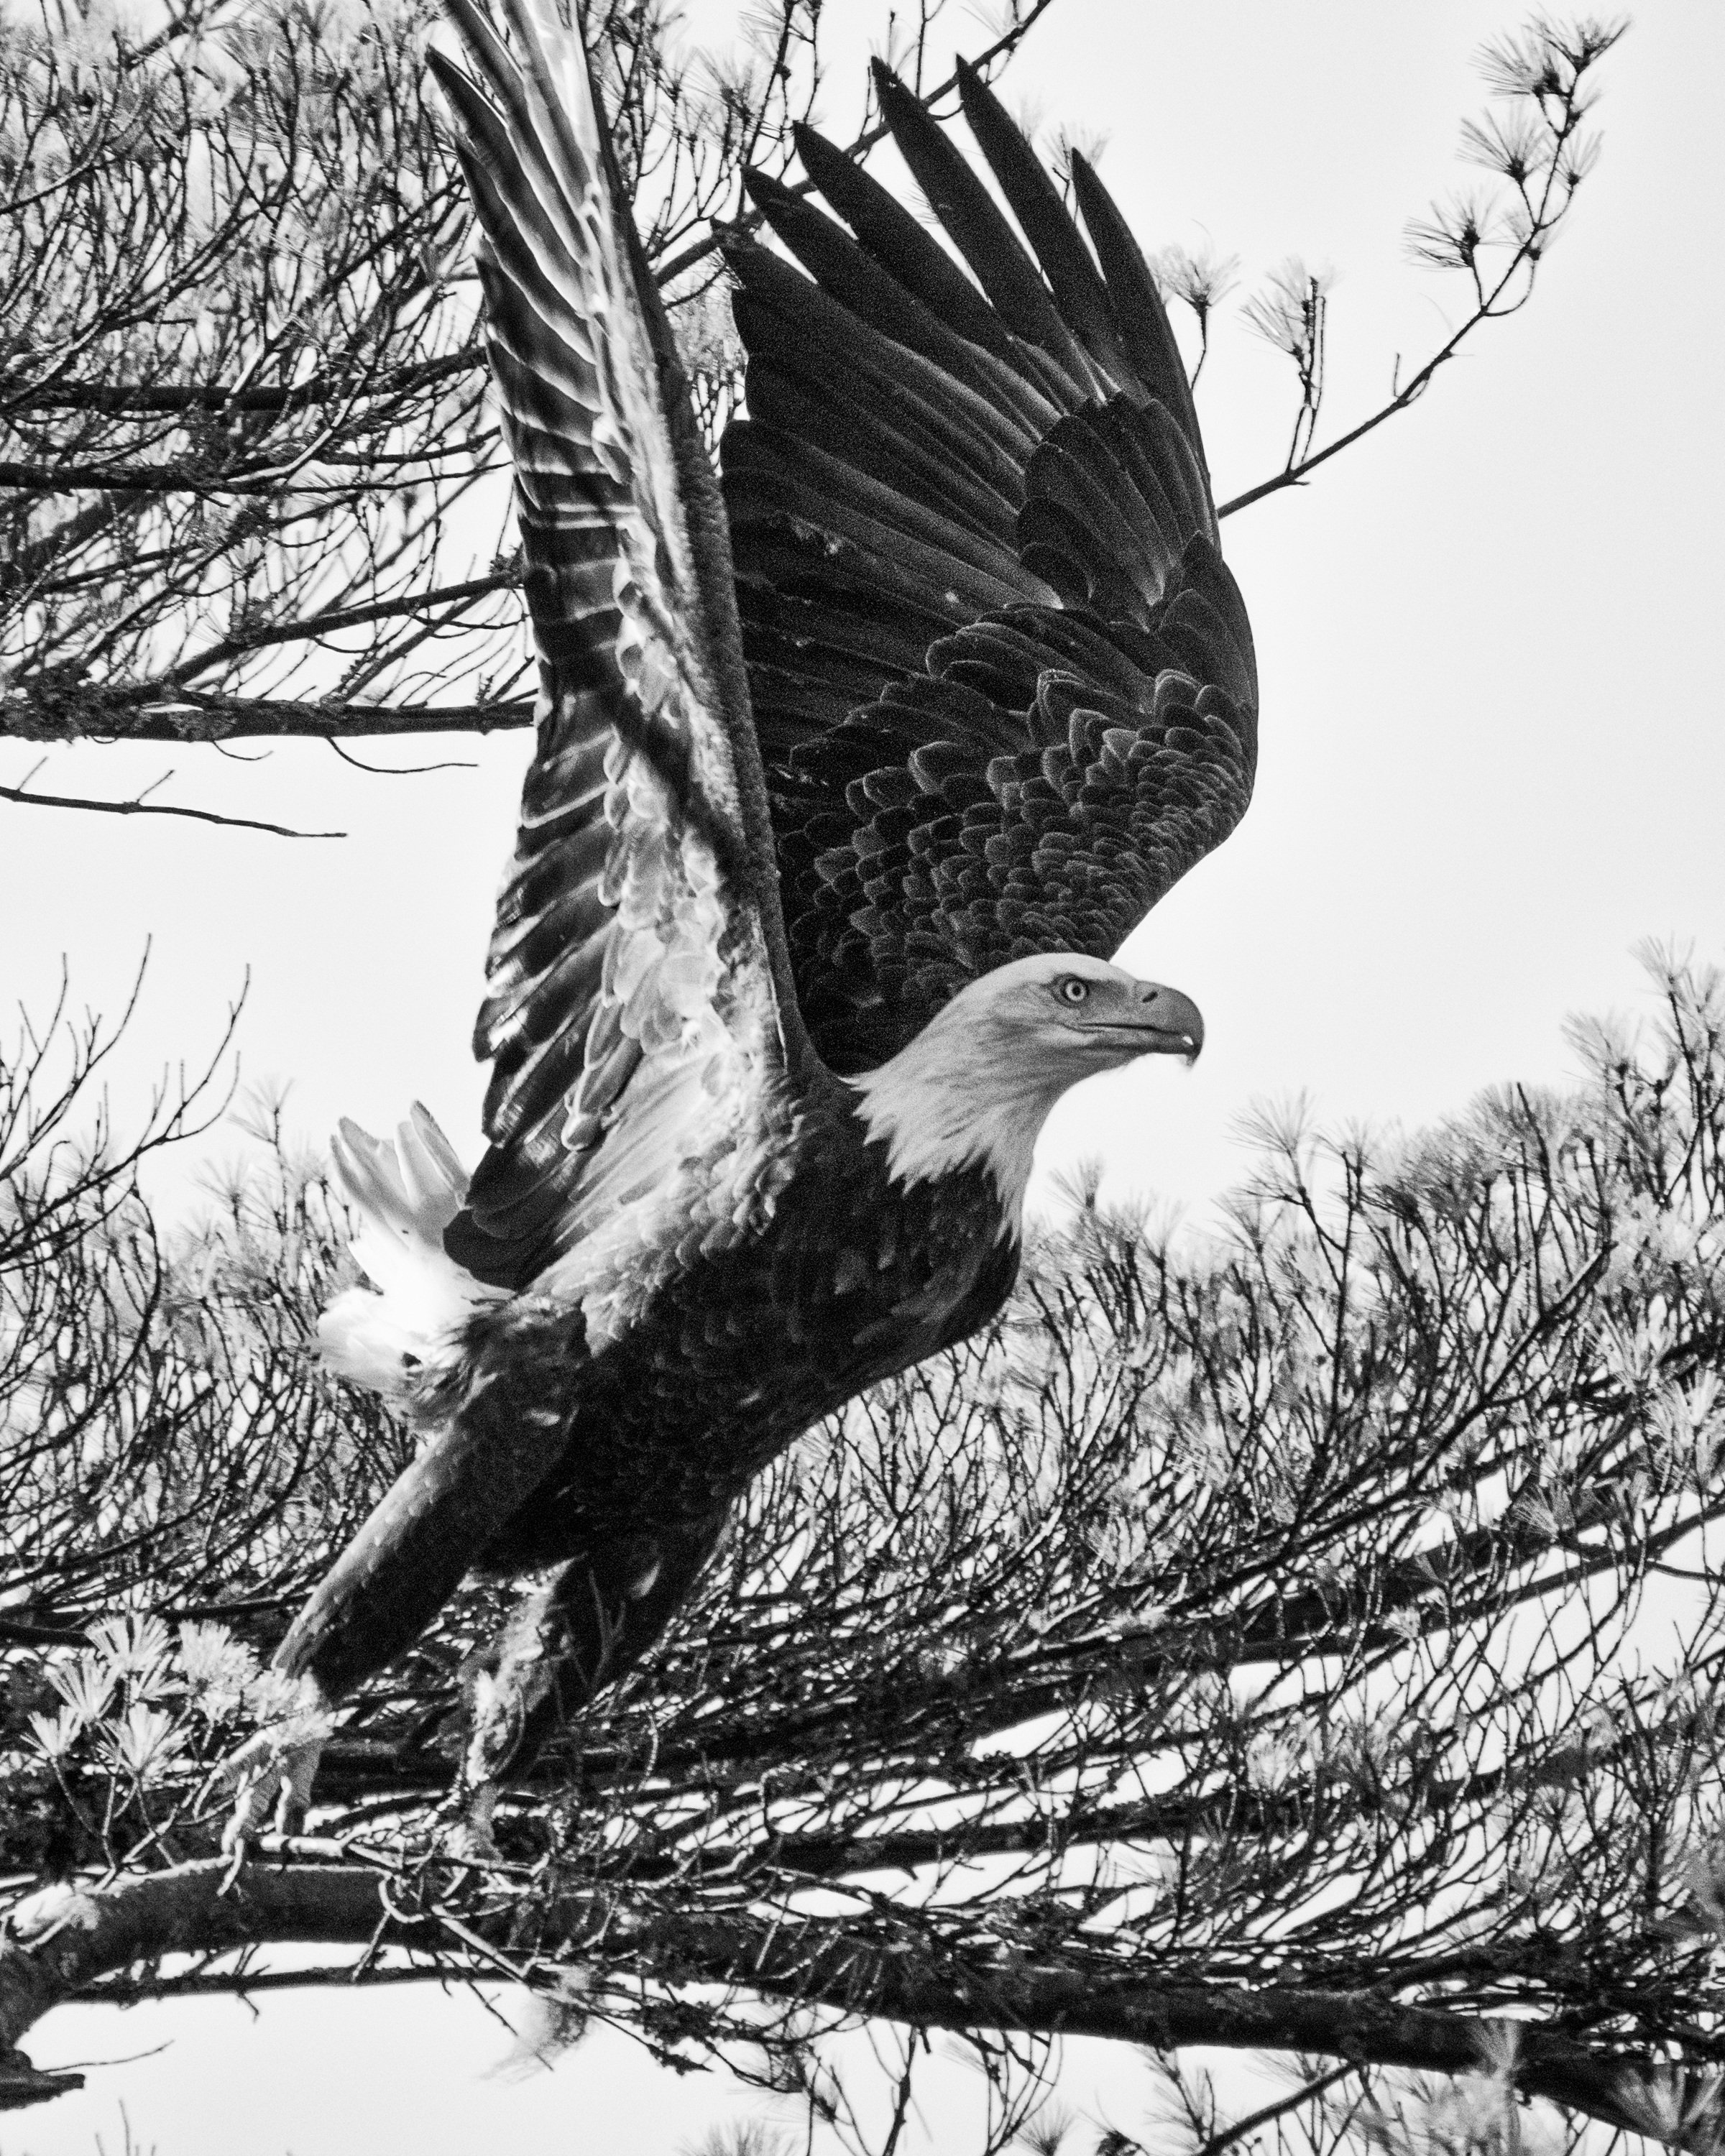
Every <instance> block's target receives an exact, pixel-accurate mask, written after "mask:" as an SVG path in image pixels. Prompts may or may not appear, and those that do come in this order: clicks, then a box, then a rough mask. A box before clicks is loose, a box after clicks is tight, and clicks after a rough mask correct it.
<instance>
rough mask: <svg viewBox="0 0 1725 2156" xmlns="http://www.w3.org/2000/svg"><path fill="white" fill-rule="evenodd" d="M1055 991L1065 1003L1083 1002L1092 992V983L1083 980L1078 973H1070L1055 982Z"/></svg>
mask: <svg viewBox="0 0 1725 2156" xmlns="http://www.w3.org/2000/svg"><path fill="white" fill-rule="evenodd" d="M1089 993H1090V983H1089V982H1088V981H1081V980H1080V979H1079V978H1078V977H1077V975H1076V973H1068V974H1067V975H1066V976H1065V978H1064V979H1061V980H1058V981H1056V982H1055V994H1056V995H1057V996H1058V997H1059V998H1060V1001H1061V1002H1062V1003H1063V1004H1081V1003H1082V1002H1083V1001H1084V999H1085V998H1086V996H1087V995H1088V994H1089Z"/></svg>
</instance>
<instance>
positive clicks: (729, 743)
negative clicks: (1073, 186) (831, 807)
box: [431, 0, 803, 1286]
mask: <svg viewBox="0 0 1725 2156" xmlns="http://www.w3.org/2000/svg"><path fill="white" fill-rule="evenodd" d="M501 7H502V13H503V17H504V19H505V21H506V24H507V27H508V30H509V33H510V37H511V44H509V45H507V46H506V45H505V44H503V42H502V41H501V39H500V38H498V36H497V35H496V34H495V32H494V31H493V30H492V28H490V24H489V23H486V22H485V19H484V18H483V17H482V16H481V15H480V13H478V11H477V10H476V8H475V7H474V6H473V5H472V4H471V0H449V12H450V14H451V17H452V18H453V19H454V22H455V23H456V25H457V27H458V28H459V31H460V33H461V34H462V37H463V39H464V42H465V45H466V48H467V51H468V54H469V56H470V59H471V61H472V63H473V64H474V67H475V72H476V74H477V75H478V77H479V81H478V82H475V81H474V80H470V78H469V77H468V76H467V75H465V74H463V73H462V71H461V70H460V69H458V68H457V67H455V66H454V65H453V64H451V63H450V62H449V60H448V59H445V58H444V56H442V55H441V54H434V55H432V60H431V64H432V66H433V69H434V73H435V74H436V75H437V78H438V80H439V83H440V85H442V86H443V88H444V91H445V94H446V95H447V96H448V98H449V103H450V105H451V108H452V110H454V114H455V115H456V119H457V121H458V132H459V140H458V148H459V152H460V154H461V157H462V161H463V163H464V166H465V169H466V171H467V173H468V177H469V180H470V186H471V187H472V192H473V198H474V202H475V209H476V211H477V213H478V218H479V222H480V230H481V234H482V238H481V244H480V250H479V262H480V275H481V279H482V281H483V284H484V287H485V300H486V326H487V336H488V340H489V343H490V352H491V360H492V371H493V375H494V378H495V386H496V391H497V398H498V403H499V408H500V411H501V417H502V420H503V424H504V430H505V434H506V439H507V441H508V444H509V449H510V453H511V459H512V460H513V462H514V465H515V468H516V498H517V507H518V512H519V522H520V528H521V537H522V545H523V550H524V554H525V557H526V592H527V598H528V602H529V608H530V611H531V616H532V622H533V630H534V636H535V640H536V644H537V646H538V649H539V653H540V658H541V662H542V669H541V675H542V695H541V706H540V716H539V738H538V747H537V753H536V757H535V760H534V763H533V767H532V768H531V771H530V773H529V774H528V778H527V781H526V788H525V789H524V794H523V803H522V813H521V830H520V837H519V842H518V846H517V851H516V859H515V861H514V863H513V865H512V866H511V870H510V873H509V875H508V877H507V878H506V883H505V886H504V891H503V894H502V896H501V900H500V903H499V909H498V919H497V927H496V931H495V936H494V938H493V942H492V947H491V954H490V964H489V968H488V973H489V993H488V995H487V998H486V1000H485V1006H484V1008H483V1009H482V1011H481V1013H480V1022H479V1027H478V1031H477V1034H476V1038H475V1048H476V1050H477V1052H478V1053H479V1054H480V1055H481V1056H482V1057H485V1058H488V1059H489V1060H490V1061H491V1063H492V1081H491V1085H490V1091H489V1093H488V1096H487V1100H486V1110H485V1125H486V1132H487V1136H488V1137H490V1140H491V1147H490V1152H488V1153H487V1155H486V1156H485V1159H484V1160H483V1161H482V1162H481V1163H480V1167H479V1168H478V1169H477V1170H476V1172H475V1177H474V1180H473V1184H472V1188H471V1190H470V1194H469V1200H468V1204H467V1205H466V1207H465V1209H464V1210H463V1211H462V1213H461V1214H459V1215H458V1217H457V1218H456V1219H455V1220H454V1222H453V1223H452V1224H451V1226H450V1229H449V1234H448V1237H447V1240H448V1243H449V1248H450V1250H452V1251H453V1252H454V1254H455V1255H458V1256H459V1258H460V1259H461V1260H463V1262H464V1263H465V1264H466V1265H469V1266H470V1267H471V1268H472V1269H473V1270H475V1272H477V1273H478V1274H479V1275H480V1276H481V1277H482V1278H485V1279H486V1280H490V1281H496V1282H499V1283H500V1284H504V1285H509V1286H523V1285H525V1284H526V1282H528V1281H531V1280H533V1279H535V1278H536V1277H537V1276H540V1275H542V1273H543V1272H544V1271H545V1270H546V1268H547V1266H550V1265H555V1264H557V1263H559V1262H560V1261H561V1260H563V1259H564V1258H566V1257H567V1256H568V1255H570V1254H571V1253H572V1251H573V1250H575V1248H576V1247H577V1246H578V1245H579V1244H580V1243H581V1242H582V1241H583V1239H584V1238H585V1237H587V1236H588V1235H589V1234H590V1233H591V1231H592V1230H593V1228H594V1227H595V1225H596V1224H603V1225H606V1226H608V1227H615V1226H617V1225H618V1224H617V1222H616V1219H615V1216H616V1215H617V1214H618V1213H619V1209H621V1210H624V1211H629V1214H630V1223H629V1224H624V1225H623V1226H622V1227H619V1229H618V1233H619V1236H620V1237H621V1238H622V1240H624V1241H629V1240H633V1241H634V1243H635V1244H637V1245H642V1244H650V1243H651V1242H652V1240H653V1239H654V1237H655V1235H656V1234H657V1232H658V1230H657V1229H656V1228H655V1227H654V1226H653V1225H652V1224H650V1223H649V1221H648V1220H647V1219H646V1217H645V1213H644V1210H643V1207H644V1204H645V1197H644V1194H645V1193H649V1192H650V1191H651V1189H652V1188H653V1187H654V1186H655V1184H656V1183H664V1182H665V1179H666V1178H668V1177H672V1178H674V1177H675V1173H676V1171H677V1169H678V1168H679V1166H680V1164H681V1163H686V1162H688V1161H691V1160H693V1159H695V1158H697V1157H699V1158H709V1159H710V1158H712V1157H713V1156H714V1155H715V1154H716V1153H717V1154H719V1155H722V1154H724V1153H725V1152H726V1147H727V1145H729V1144H730V1142H731V1140H732V1138H734V1137H736V1136H737V1131H738V1129H739V1127H742V1126H747V1125H749V1124H750V1123H751V1122H752V1121H757V1120H758V1118H759V1116H761V1115H762V1113H765V1112H766V1107H765V1103H766V1101H767V1097H768V1095H770V1094H772V1093H773V1091H774V1089H775V1088H776V1086H778V1081H779V1079H780V1077H781V1076H782V1074H783V1066H784V1064H785V1060H786V1057H787V1054H789V1055H795V1054H796V1053H797V1052H798V1050H799V1049H800V1047H801V1045H802V1038H803V1037H802V1034H801V1029H800V1024H799V1020H798V1014H797V1011H796V1008H795V997H794V989H793V984H792V978H791V974H790V970H789V967H788V962H787V961H786V960H785V957H784V937H783V924H782V921H781V919H780V916H779V911H778V893H777V882H776V876H775V875H774V873H773V854H772V848H771V827H770V823H769V820H768V805H767V799H766V793H765V788H764V784H763V782H762V774H761V768H760V762H759V757H758V752H757V747H756V744H755V741H754V735H753V730H752V722H751V720H750V716H749V704H748V690H747V676H746V675H745V673H744V670H743V667H742V656H741V643H740V637H739V634H738V632H737V620H736V602H735V596H734V589H733V582H732V566H731V561H730V556H729V552H728V546H727V543H726V528H725V520H724V515H723V511H722V507H721V504H720V501H719V498H718V494H717V488H716V481H715V479H714V476H713V474H712V471H711V465H710V464H709V462H708V460H707V458H706V453H705V450H704V448H703V445H702V444H701V440H700V437H699V434H698V430H697V429H696V424H695V421H694V418H693V414H692V412H691V408H690V406H689V402H688V397H687V392H686V387H685V383H684V382H683V378H682V376H681V372H680V367H679V364H678V362H677V358H676V354H675V345H674V343H673V341H672V339H671V336H670V331H669V328H668V326H667V325H666V323H665V318H664V315H663V311H662V310H661V308H660V303H659V300H658V296H657V293H656V290H655V288H654V285H653V281H652V279H651V276H650V275H649V272H648V271H647V269H646V265H645V264H644V259H643V258H642V256H641V254H640V249H639V243H638V242H637V240H636V239H635V235H634V229H633V226H632V223H631V221H630V218H629V209H628V205H627V203H624V201H623V200H622V198H621V196H620V192H619V186H618V182H617V177H616V172H615V166H614V160H613V158H612V156H611V152H610V147H609V144H608V141H607V139H606V137H605V135H604V131H603V127H602V126H601V123H600V121H599V117H598V107H597V105H596V103H595V100H594V98H593V90H592V83H591V79H590V76H589V73H588V67H587V64H586V60H585V56H584V54H583V53H582V52H581V50H580V47H579V43H578V38H576V36H575V34H574V33H573V32H572V31H571V30H569V29H567V28H566V27H565V26H563V25H562V23H559V22H557V20H556V19H555V18H554V16H553V15H552V12H551V9H550V8H549V7H548V6H547V5H544V4H541V0H501ZM481 85H482V86H481ZM742 1203H743V1199H742V1195H741V1194H740V1193H733V1204H732V1209H733V1210H735V1209H736V1208H737V1205H738V1204H742ZM646 1211H648V1212H650V1211H651V1207H650V1206H647V1207H646Z"/></svg>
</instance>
